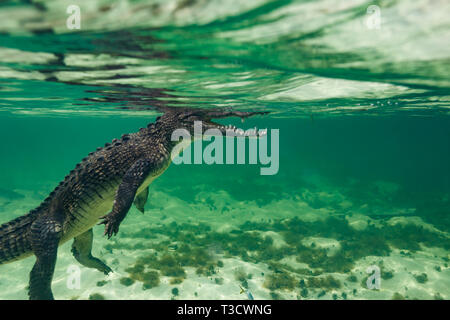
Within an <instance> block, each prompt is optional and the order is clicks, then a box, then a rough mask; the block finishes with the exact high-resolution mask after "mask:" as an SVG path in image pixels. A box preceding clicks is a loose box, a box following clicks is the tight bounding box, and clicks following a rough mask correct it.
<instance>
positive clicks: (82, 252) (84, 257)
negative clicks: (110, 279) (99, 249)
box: [72, 229, 112, 274]
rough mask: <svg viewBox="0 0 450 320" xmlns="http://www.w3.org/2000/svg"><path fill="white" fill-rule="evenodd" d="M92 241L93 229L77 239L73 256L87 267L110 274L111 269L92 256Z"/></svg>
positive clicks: (73, 246) (73, 245)
mask: <svg viewBox="0 0 450 320" xmlns="http://www.w3.org/2000/svg"><path fill="white" fill-rule="evenodd" d="M92 240H93V234H92V229H89V230H88V231H86V232H85V233H82V234H80V235H79V236H77V237H75V239H74V240H73V244H72V253H73V256H74V257H75V259H77V261H78V262H79V263H81V264H82V265H83V266H85V267H88V268H94V269H97V270H99V271H101V272H103V273H104V274H108V273H110V272H111V271H112V270H111V268H110V267H108V266H107V265H106V264H105V263H104V262H103V261H101V260H100V259H98V258H96V257H93V256H92V254H91V250H92Z"/></svg>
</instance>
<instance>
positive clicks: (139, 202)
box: [134, 187, 148, 213]
mask: <svg viewBox="0 0 450 320" xmlns="http://www.w3.org/2000/svg"><path fill="white" fill-rule="evenodd" d="M147 199H148V187H147V188H145V189H144V190H142V191H141V193H139V194H138V195H137V196H136V199H134V205H135V206H136V209H138V210H139V211H140V212H142V213H145V208H144V207H145V204H146V203H147Z"/></svg>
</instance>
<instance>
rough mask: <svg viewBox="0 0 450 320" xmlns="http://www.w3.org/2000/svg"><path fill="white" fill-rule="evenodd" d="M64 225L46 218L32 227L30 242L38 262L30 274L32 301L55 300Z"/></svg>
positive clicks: (29, 294) (29, 291)
mask: <svg viewBox="0 0 450 320" xmlns="http://www.w3.org/2000/svg"><path fill="white" fill-rule="evenodd" d="M61 235H62V225H61V223H59V222H58V221H57V220H56V219H53V218H48V217H44V218H42V219H38V220H36V221H35V222H33V224H32V225H31V229H30V242H31V248H32V250H33V253H34V254H35V256H36V262H35V264H34V266H33V269H32V270H31V272H30V283H29V290H28V296H29V297H30V299H31V300H53V293H52V288H51V284H52V279H53V272H54V271H55V264H56V255H57V252H58V245H59V240H60V239H61Z"/></svg>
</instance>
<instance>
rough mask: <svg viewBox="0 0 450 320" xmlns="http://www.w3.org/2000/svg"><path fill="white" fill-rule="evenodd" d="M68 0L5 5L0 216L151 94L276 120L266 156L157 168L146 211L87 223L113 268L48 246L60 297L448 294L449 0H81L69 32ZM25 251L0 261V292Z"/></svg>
mask: <svg viewBox="0 0 450 320" xmlns="http://www.w3.org/2000/svg"><path fill="white" fill-rule="evenodd" d="M69 4H71V2H70V1H60V0H58V1H56V0H55V1H31V2H28V1H27V2H25V1H24V2H23V3H22V2H20V1H6V2H2V3H1V4H0V136H1V137H2V139H1V140H2V148H1V150H2V151H1V156H0V223H4V222H7V221H9V220H11V219H13V218H15V217H18V216H20V215H23V214H25V213H27V212H28V211H29V210H31V209H33V208H35V207H36V206H37V205H39V203H40V202H41V201H42V200H43V199H44V198H45V197H46V196H47V195H48V193H50V192H51V191H52V190H53V189H54V187H55V186H56V185H57V184H58V183H59V181H61V180H62V179H63V178H64V176H65V175H66V174H67V173H68V172H69V171H70V170H72V169H73V168H74V166H75V165H76V164H77V163H78V162H79V161H80V160H81V159H82V158H84V157H85V156H86V155H87V154H88V153H89V152H91V151H94V150H95V149H96V148H97V147H99V146H103V145H104V144H105V143H106V142H110V141H111V140H112V139H114V138H118V137H120V136H121V135H122V134H124V133H129V132H135V131H137V130H139V128H140V127H144V126H146V125H147V124H148V123H150V122H153V121H155V118H156V117H157V116H158V115H160V113H159V112H158V111H157V110H156V109H155V107H156V108H157V107H196V108H198V107H215V108H223V107H226V108H229V107H230V108H234V109H236V110H241V111H247V110H259V111H262V110H263V111H270V114H269V115H266V116H259V117H255V118H250V119H247V120H246V122H245V123H241V122H240V121H239V119H235V118H233V119H224V120H221V122H222V123H226V124H228V123H231V124H234V125H236V126H238V127H242V128H244V129H247V128H252V127H254V126H257V127H259V128H268V129H269V130H270V129H279V133H280V134H279V170H278V172H277V174H275V175H260V168H261V167H262V166H263V165H261V164H257V165H251V164H243V165H238V164H234V165H206V164H202V165H171V166H170V167H169V169H168V170H167V171H166V172H165V173H164V174H163V175H162V176H161V177H159V178H158V179H157V180H155V181H154V182H153V183H152V185H151V186H150V196H149V201H148V203H147V205H146V213H145V215H142V214H141V213H140V212H138V210H137V209H135V208H134V207H133V208H132V209H131V210H130V212H129V214H128V216H127V218H126V219H125V220H124V222H123V223H122V225H121V227H120V232H119V233H118V235H117V236H115V237H113V238H112V239H111V240H107V239H105V238H104V237H103V236H102V234H103V230H102V228H101V227H100V226H97V227H95V228H94V236H95V238H94V248H93V254H94V255H95V256H98V257H99V258H101V259H102V260H104V261H105V262H106V263H107V264H108V265H109V266H110V267H111V268H112V269H113V271H114V273H113V274H111V275H109V276H105V275H103V274H101V273H100V272H98V271H96V270H92V269H87V268H85V267H82V266H80V265H79V264H78V263H77V262H76V261H75V260H74V259H73V257H72V256H71V252H70V243H67V244H64V245H63V246H61V247H60V249H59V252H58V261H57V264H56V269H55V275H54V281H53V292H54V295H55V297H56V298H57V299H74V298H76V299H94V298H99V297H104V298H106V299H248V296H247V295H246V294H244V293H243V294H240V292H241V288H240V287H243V288H245V289H247V290H248V291H249V292H251V293H252V296H253V297H254V298H255V299H391V298H405V299H414V298H418V299H449V298H450V290H449V288H450V269H449V267H448V263H449V259H450V256H449V252H450V251H449V250H450V240H449V232H450V219H449V213H450V166H449V163H450V118H449V107H450V103H449V81H448V75H449V71H450V70H449V55H448V43H449V37H450V33H449V28H448V24H447V23H446V20H445V15H444V14H445V12H448V9H449V4H448V3H447V2H445V1H442V2H440V1H437V2H435V1H376V2H368V1H337V2H336V1H334V2H330V1H262V0H261V1H245V2H243V1H231V0H229V1H206V0H205V1H201V0H197V1H174V0H172V1H166V2H162V1H160V2H158V1H123V2H121V4H119V2H115V1H77V4H79V6H80V8H81V19H82V20H81V29H80V30H68V29H67V27H66V24H65V22H66V18H67V17H68V15H67V14H66V8H67V6H68V5H69ZM124 4H127V5H124ZM372 4H375V5H377V6H378V7H379V8H380V10H381V11H380V14H381V25H380V29H371V28H369V27H368V26H367V24H366V20H365V19H367V12H366V10H367V8H368V6H369V5H372ZM33 263H34V257H29V258H27V259H25V260H22V261H19V262H14V263H11V264H6V265H1V266H0V299H26V298H27V294H26V290H25V287H26V286H27V284H28V273H29V271H30V270H31V267H32V265H33ZM71 266H77V267H79V270H80V272H81V273H80V275H81V277H80V280H81V281H80V286H79V287H77V288H73V287H71V286H70V285H68V279H69V278H70V276H71V274H70V272H68V270H71V269H70V268H71ZM370 266H377V267H378V268H379V269H380V271H381V285H380V288H379V289H377V290H374V289H370V288H368V286H367V283H366V280H367V278H368V277H370V276H371V273H368V272H367V268H368V267H370ZM175 288H176V289H177V290H175Z"/></svg>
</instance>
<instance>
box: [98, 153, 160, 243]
mask: <svg viewBox="0 0 450 320" xmlns="http://www.w3.org/2000/svg"><path fill="white" fill-rule="evenodd" d="M152 168H153V162H152V161H151V160H148V159H139V160H137V161H136V162H135V163H134V164H133V165H132V166H131V168H130V169H128V171H127V172H126V173H125V175H124V177H123V179H122V182H121V183H120V185H119V188H118V189H117V192H116V197H115V199H114V205H113V208H112V211H111V212H110V213H108V214H107V215H105V216H103V217H101V218H100V219H103V221H102V222H100V223H99V224H104V225H105V233H104V234H105V235H108V239H109V238H111V236H112V235H113V234H114V235H116V234H117V232H118V231H119V225H120V223H121V222H122V220H123V219H125V216H126V215H127V213H128V210H130V207H131V205H132V204H133V200H134V198H135V196H136V192H137V190H138V189H139V186H140V185H141V184H142V183H143V182H144V181H145V179H146V178H147V176H148V175H149V173H150V172H151V169H152Z"/></svg>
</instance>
